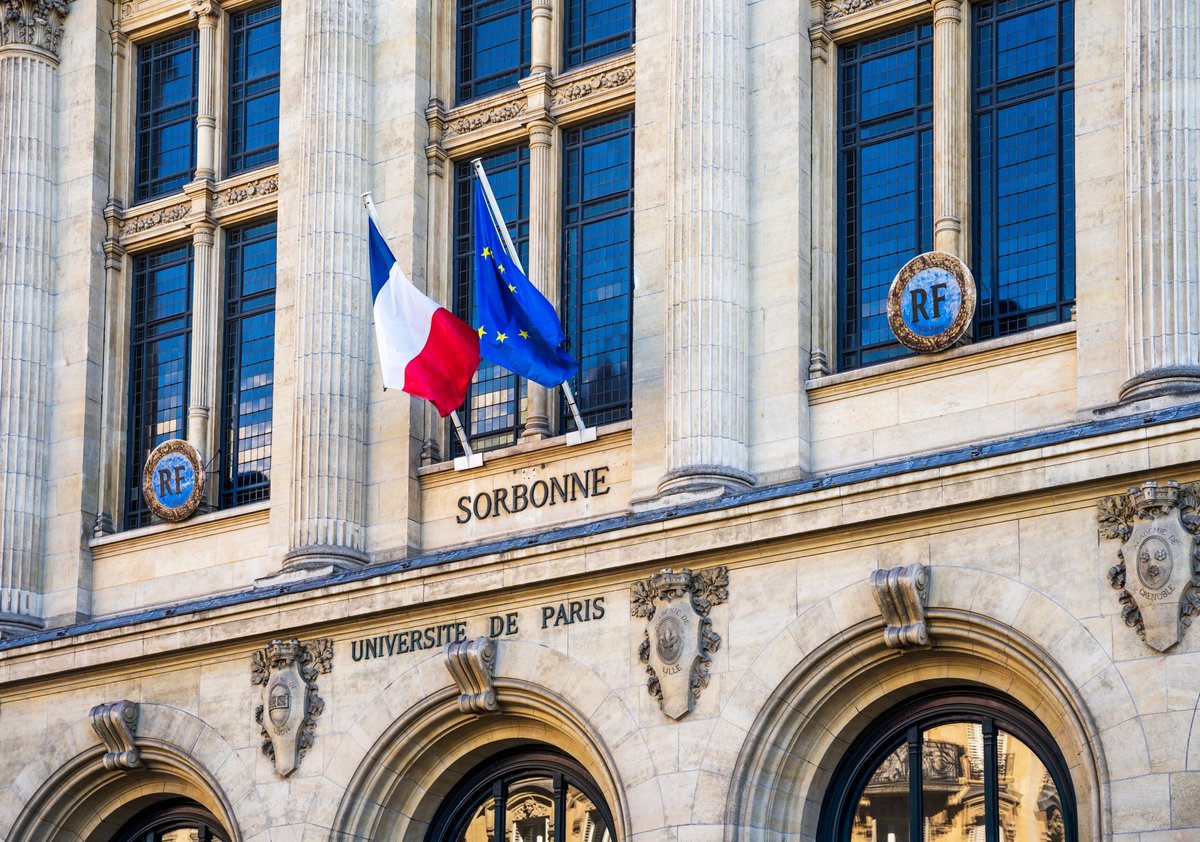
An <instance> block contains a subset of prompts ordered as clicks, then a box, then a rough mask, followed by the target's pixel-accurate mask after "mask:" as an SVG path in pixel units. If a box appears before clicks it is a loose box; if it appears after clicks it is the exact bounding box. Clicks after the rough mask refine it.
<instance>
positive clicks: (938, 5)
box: [933, 0, 971, 260]
mask: <svg viewBox="0 0 1200 842" xmlns="http://www.w3.org/2000/svg"><path fill="white" fill-rule="evenodd" d="M962 18H963V9H962V0H936V2H935V3H934V5H933V119H934V127H933V160H934V161H936V162H937V164H936V166H934V168H933V247H934V249H935V250H936V251H944V252H947V253H948V254H953V255H954V256H955V257H960V258H962V259H964V260H965V259H966V258H967V255H966V254H964V253H963V239H962V234H963V216H964V210H963V203H964V201H965V199H966V193H967V187H968V186H967V182H966V178H967V175H966V167H967V157H966V150H967V148H968V144H969V134H968V126H969V120H970V119H971V115H970V111H969V100H968V99H967V93H968V91H967V87H968V83H967V82H966V80H965V79H964V72H963V69H964V68H965V67H966V65H967V62H966V56H967V50H966V49H965V45H964V43H963V38H964V33H963V29H964V27H963V26H962Z"/></svg>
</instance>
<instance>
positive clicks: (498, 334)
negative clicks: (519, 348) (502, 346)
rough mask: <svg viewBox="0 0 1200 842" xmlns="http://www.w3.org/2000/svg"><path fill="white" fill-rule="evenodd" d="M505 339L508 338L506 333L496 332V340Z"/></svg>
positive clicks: (501, 340)
mask: <svg viewBox="0 0 1200 842" xmlns="http://www.w3.org/2000/svg"><path fill="white" fill-rule="evenodd" d="M505 339H508V334H507V333H497V334H496V341H497V342H503V341H504V340H505Z"/></svg>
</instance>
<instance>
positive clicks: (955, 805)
mask: <svg viewBox="0 0 1200 842" xmlns="http://www.w3.org/2000/svg"><path fill="white" fill-rule="evenodd" d="M1076 815H1077V814H1076V811H1075V799H1074V790H1073V789H1072V788H1071V778H1070V775H1069V773H1068V770H1067V766H1066V763H1065V762H1064V760H1063V757H1062V754H1061V753H1060V752H1059V750H1058V747H1057V746H1056V745H1055V744H1054V740H1053V738H1052V737H1051V735H1050V734H1049V732H1048V731H1047V730H1046V729H1045V728H1044V727H1043V726H1042V724H1041V723H1040V722H1038V721H1037V720H1036V719H1035V718H1034V717H1033V715H1032V714H1030V713H1029V711H1027V710H1025V709H1024V708H1023V707H1020V706H1019V705H1017V704H1015V703H1013V702H1011V701H1010V700H1008V699H1005V698H1003V697H1001V696H999V695H998V694H995V693H992V692H991V691H986V690H981V691H979V692H975V691H954V690H947V691H941V692H938V693H936V694H931V695H929V696H926V697H924V698H922V699H920V700H917V701H915V702H913V703H906V704H904V705H902V706H901V707H900V708H897V709H895V710H893V711H891V712H889V713H887V714H885V715H884V716H882V717H880V718H879V720H877V722H876V724H875V725H873V726H870V727H868V728H867V730H866V731H865V732H864V733H863V735H862V736H861V737H859V738H858V739H857V740H855V742H854V743H853V745H852V746H851V747H850V750H849V751H848V752H847V753H846V755H845V757H844V758H843V759H842V761H841V763H840V764H839V766H838V769H837V772H836V773H835V774H834V777H833V780H832V781H831V785H830V787H829V788H828V790H827V791H826V796H825V802H824V804H823V805H822V808H821V816H820V820H819V825H818V832H817V838H818V839H827V840H830V842H860V840H868V839H879V840H883V839H888V840H895V842H936V840H939V839H957V840H967V842H1003V840H1006V839H1012V838H1014V837H1013V836H1012V834H1013V832H1014V831H1015V832H1016V834H1017V836H1016V838H1018V839H1026V838H1028V839H1037V840H1039V842H1076V840H1077V835H1078V830H1077V824H1076Z"/></svg>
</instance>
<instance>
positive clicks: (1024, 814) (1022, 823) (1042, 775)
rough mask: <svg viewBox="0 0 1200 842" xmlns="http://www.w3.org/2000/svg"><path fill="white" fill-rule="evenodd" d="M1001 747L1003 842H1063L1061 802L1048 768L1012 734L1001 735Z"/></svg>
mask: <svg viewBox="0 0 1200 842" xmlns="http://www.w3.org/2000/svg"><path fill="white" fill-rule="evenodd" d="M998 745H999V748H1000V758H999V759H1000V811H1001V816H1000V824H1001V826H1002V828H1003V829H1004V830H1002V832H1001V836H1002V838H1003V839H1004V842H1063V840H1064V838H1065V830H1064V825H1063V808H1062V798H1061V797H1060V796H1059V793H1058V787H1057V786H1055V784H1054V781H1053V779H1052V778H1051V776H1050V772H1049V770H1048V769H1047V768H1046V766H1045V764H1044V763H1042V761H1041V760H1040V759H1038V756H1037V755H1036V754H1034V752H1033V750H1032V749H1031V748H1029V746H1027V745H1025V743H1023V742H1021V741H1020V740H1019V739H1017V738H1016V737H1015V736H1013V735H1011V734H1006V733H1004V732H1003V731H1001V732H1000V733H999V735H998ZM1005 830H1006V831H1010V833H1007V834H1006V833H1005V832H1004V831H1005Z"/></svg>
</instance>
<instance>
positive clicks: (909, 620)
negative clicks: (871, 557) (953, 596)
mask: <svg viewBox="0 0 1200 842" xmlns="http://www.w3.org/2000/svg"><path fill="white" fill-rule="evenodd" d="M871 593H872V595H874V597H875V602H876V603H877V604H878V605H879V611H880V613H882V614H883V622H884V625H885V626H886V628H885V629H884V630H883V642H884V643H885V644H887V645H888V646H889V647H890V648H892V649H912V648H916V647H920V646H928V645H929V626H928V625H927V623H926V622H925V603H926V600H927V599H928V594H929V567H928V566H927V565H924V564H910V565H908V566H907V567H893V568H892V569H891V570H876V571H875V572H874V573H872V574H871Z"/></svg>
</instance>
